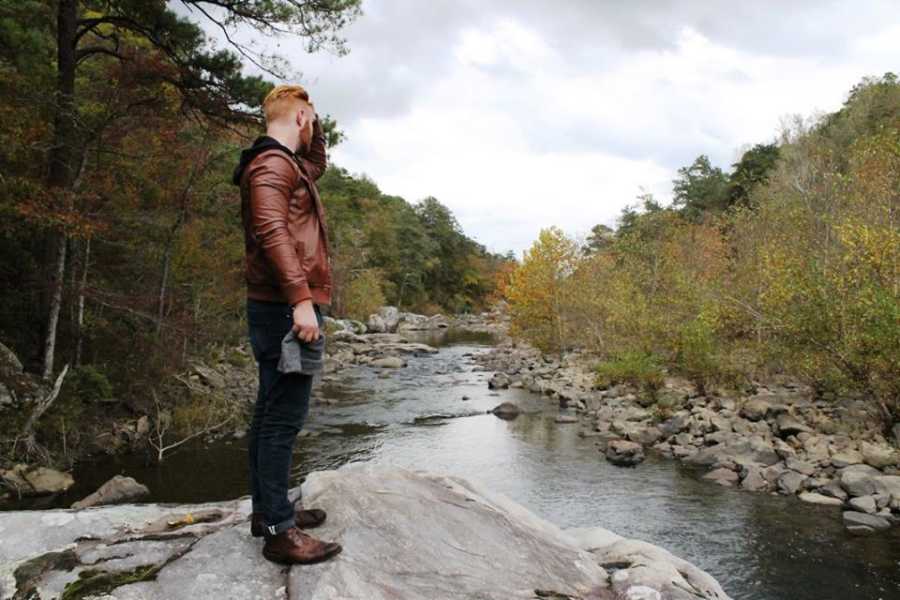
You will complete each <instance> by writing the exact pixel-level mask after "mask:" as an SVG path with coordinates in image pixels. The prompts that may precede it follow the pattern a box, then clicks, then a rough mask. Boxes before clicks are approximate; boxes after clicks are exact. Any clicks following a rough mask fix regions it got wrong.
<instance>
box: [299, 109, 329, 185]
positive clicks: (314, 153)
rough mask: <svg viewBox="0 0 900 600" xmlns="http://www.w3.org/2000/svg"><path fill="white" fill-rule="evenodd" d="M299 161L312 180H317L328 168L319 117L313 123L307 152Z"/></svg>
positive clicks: (323, 133)
mask: <svg viewBox="0 0 900 600" xmlns="http://www.w3.org/2000/svg"><path fill="white" fill-rule="evenodd" d="M300 160H302V161H303V166H304V167H305V168H306V172H307V173H309V176H310V177H312V178H313V180H316V179H318V178H319V177H321V176H322V174H323V173H324V172H325V169H326V168H327V167H328V153H327V152H326V147H325V132H324V131H323V130H322V124H321V123H320V122H319V115H316V120H315V121H313V134H312V142H311V143H310V145H309V152H307V153H306V154H304V155H303V156H302V157H301V158H300Z"/></svg>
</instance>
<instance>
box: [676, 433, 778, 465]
mask: <svg viewBox="0 0 900 600" xmlns="http://www.w3.org/2000/svg"><path fill="white" fill-rule="evenodd" d="M780 460H781V459H780V458H779V457H778V454H776V453H775V449H774V447H773V446H772V444H771V443H770V442H768V441H767V440H765V439H763V438H761V437H758V436H754V437H752V438H739V439H736V440H734V441H732V442H730V443H727V444H717V445H715V446H711V447H709V448H704V449H702V450H700V451H699V452H698V453H697V454H695V455H694V456H691V457H690V458H688V459H686V462H688V463H691V464H696V465H705V466H713V465H717V464H725V463H727V462H728V461H731V462H742V463H756V464H761V465H764V466H768V465H774V464H775V463H777V462H779V461H780Z"/></svg>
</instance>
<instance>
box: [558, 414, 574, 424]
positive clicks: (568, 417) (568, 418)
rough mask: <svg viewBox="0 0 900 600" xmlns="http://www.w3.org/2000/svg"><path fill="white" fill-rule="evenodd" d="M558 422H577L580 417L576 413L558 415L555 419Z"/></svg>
mask: <svg viewBox="0 0 900 600" xmlns="http://www.w3.org/2000/svg"><path fill="white" fill-rule="evenodd" d="M554 420H555V421H556V422H557V423H577V422H578V417H576V416H575V415H557V417H556V419H554Z"/></svg>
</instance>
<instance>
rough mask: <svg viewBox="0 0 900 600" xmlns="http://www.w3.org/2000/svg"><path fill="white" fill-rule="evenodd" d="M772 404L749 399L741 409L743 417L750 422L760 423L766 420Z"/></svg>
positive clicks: (763, 400) (762, 400)
mask: <svg viewBox="0 0 900 600" xmlns="http://www.w3.org/2000/svg"><path fill="white" fill-rule="evenodd" d="M771 406H772V405H771V403H770V402H769V401H768V400H765V399H763V398H749V399H748V400H747V401H746V402H744V405H743V406H742V407H741V413H740V414H741V416H742V417H744V418H745V419H747V420H749V421H760V420H762V419H765V418H766V415H767V414H768V412H769V409H770V408H771Z"/></svg>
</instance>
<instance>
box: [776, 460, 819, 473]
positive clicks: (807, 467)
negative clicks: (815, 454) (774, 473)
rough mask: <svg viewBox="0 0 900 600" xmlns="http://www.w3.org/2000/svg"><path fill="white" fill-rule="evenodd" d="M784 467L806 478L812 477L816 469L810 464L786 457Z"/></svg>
mask: <svg viewBox="0 0 900 600" xmlns="http://www.w3.org/2000/svg"><path fill="white" fill-rule="evenodd" d="M784 465H785V466H786V467H787V468H788V469H790V470H791V471H796V472H798V473H802V474H804V475H806V476H812V475H814V474H815V473H816V467H815V466H813V465H812V464H811V463H808V462H805V461H802V460H799V459H796V458H793V457H788V458H787V459H785V461H784Z"/></svg>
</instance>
